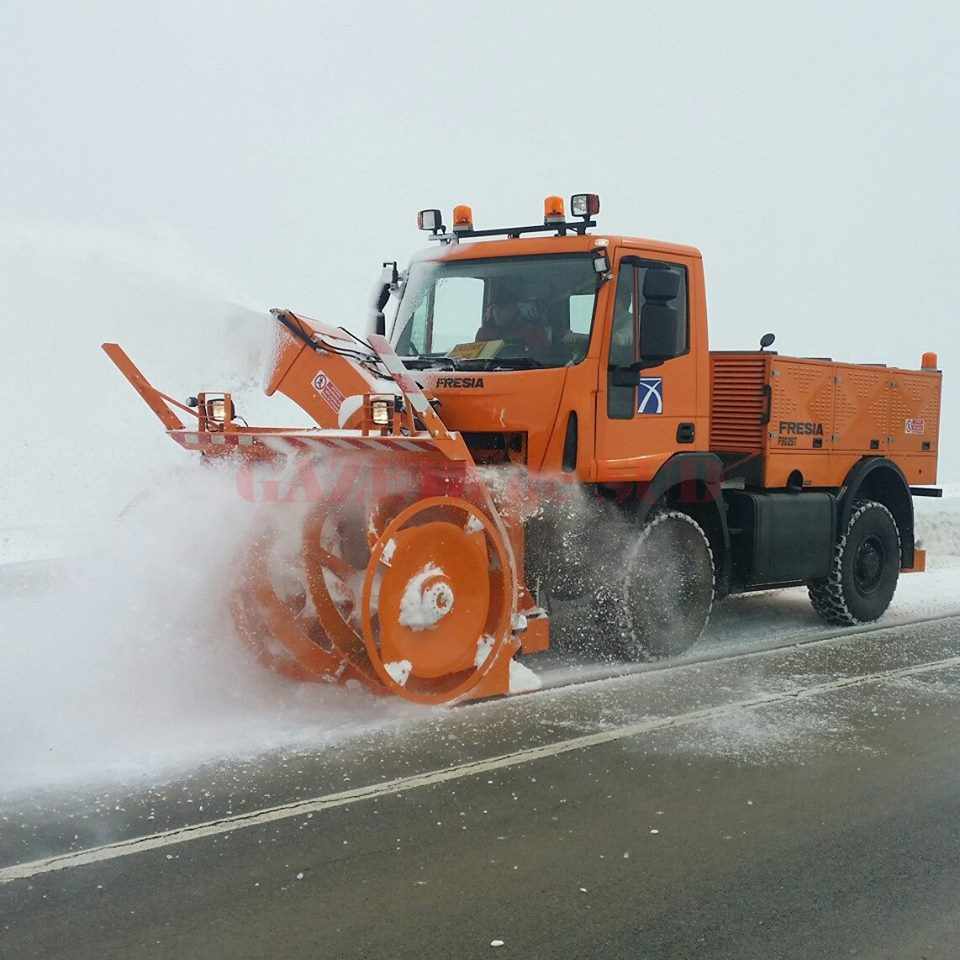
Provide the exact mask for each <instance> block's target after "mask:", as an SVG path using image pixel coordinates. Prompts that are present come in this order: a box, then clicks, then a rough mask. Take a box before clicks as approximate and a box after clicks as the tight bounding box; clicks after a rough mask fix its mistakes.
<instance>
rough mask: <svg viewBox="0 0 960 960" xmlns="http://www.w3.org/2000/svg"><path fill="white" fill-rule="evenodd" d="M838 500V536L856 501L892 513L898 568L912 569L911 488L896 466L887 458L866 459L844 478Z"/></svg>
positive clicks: (851, 469) (852, 468)
mask: <svg viewBox="0 0 960 960" xmlns="http://www.w3.org/2000/svg"><path fill="white" fill-rule="evenodd" d="M838 500H839V503H838V510H837V533H838V535H840V534H842V532H843V531H844V530H846V529H847V524H848V523H849V522H850V517H851V515H852V514H853V509H854V504H855V503H856V501H857V500H875V501H876V502H877V503H882V504H883V505H884V506H885V507H886V508H887V509H888V510H889V511H890V513H891V514H893V519H894V521H895V522H896V524H897V530H898V532H899V534H900V566H901V569H910V568H912V567H913V563H914V556H913V555H914V519H913V498H912V497H911V495H910V485H909V484H908V483H907V479H906V477H905V476H904V475H903V471H902V470H901V469H900V467H898V466H897V464H895V463H894V462H893V461H892V460H888V459H887V458H886V457H867V458H864V459H863V460H860V461H859V462H858V463H855V464H854V465H853V467H851V468H850V471H849V472H848V473H847V475H846V477H845V478H844V481H843V486H842V487H841V488H840V491H839V494H838Z"/></svg>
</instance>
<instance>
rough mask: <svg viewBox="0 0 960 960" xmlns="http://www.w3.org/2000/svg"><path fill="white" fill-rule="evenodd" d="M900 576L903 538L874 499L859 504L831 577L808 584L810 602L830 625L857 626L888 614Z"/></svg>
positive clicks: (839, 546)
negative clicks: (901, 541)
mask: <svg viewBox="0 0 960 960" xmlns="http://www.w3.org/2000/svg"><path fill="white" fill-rule="evenodd" d="M899 577H900V534H899V532H898V530H897V524H896V521H895V520H894V519H893V515H892V514H891V513H890V511H889V510H888V509H887V508H886V507H885V506H884V505H883V504H882V503H877V502H876V501H875V500H858V501H857V502H856V503H855V504H854V505H853V513H852V514H851V515H850V520H849V522H848V523H847V528H846V530H845V531H844V532H843V534H842V536H841V537H840V539H839V541H838V543H837V545H836V547H835V548H834V554H833V562H832V565H831V567H830V573H829V575H828V576H826V577H824V578H823V579H822V580H815V581H813V582H812V583H810V584H808V591H809V594H810V602H811V603H812V604H813V608H814V610H816V611H817V613H818V614H820V616H821V617H823V619H824V620H826V621H827V623H833V624H836V625H837V626H844V627H848V626H853V625H854V624H858V623H870V622H871V621H873V620H877V619H879V618H880V617H881V616H883V613H884V612H885V611H886V609H887V607H888V606H890V601H891V600H892V599H893V594H894V591H895V590H896V589H897V580H898V579H899Z"/></svg>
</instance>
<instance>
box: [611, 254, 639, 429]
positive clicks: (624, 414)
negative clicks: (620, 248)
mask: <svg viewBox="0 0 960 960" xmlns="http://www.w3.org/2000/svg"><path fill="white" fill-rule="evenodd" d="M637 272H638V271H637V268H636V266H635V265H634V264H632V263H628V262H625V263H621V265H620V274H619V276H618V277H617V289H616V294H615V301H614V305H613V320H612V321H611V323H610V363H609V370H608V372H607V416H608V417H610V418H612V419H616V420H629V419H631V418H632V417H633V408H634V406H635V403H634V400H635V398H636V395H637V388H636V387H633V386H615V385H614V383H613V371H614V369H615V368H617V367H629V366H630V364H631V363H633V362H634V361H635V360H636V359H637V308H636V305H637V291H638V290H639V286H638V276H637Z"/></svg>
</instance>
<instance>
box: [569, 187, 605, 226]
mask: <svg viewBox="0 0 960 960" xmlns="http://www.w3.org/2000/svg"><path fill="white" fill-rule="evenodd" d="M599 212H600V195H599V194H598V193H575V194H574V195H573V196H572V197H571V198H570V213H571V214H572V215H573V216H575V217H583V219H584V220H589V219H590V217H595V216H596V215H597V214H598V213H599Z"/></svg>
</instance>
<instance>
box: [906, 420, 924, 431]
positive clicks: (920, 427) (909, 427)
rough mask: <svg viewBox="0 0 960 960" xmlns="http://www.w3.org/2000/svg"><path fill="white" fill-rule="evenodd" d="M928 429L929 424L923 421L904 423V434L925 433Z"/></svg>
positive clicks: (907, 421)
mask: <svg viewBox="0 0 960 960" xmlns="http://www.w3.org/2000/svg"><path fill="white" fill-rule="evenodd" d="M926 429H927V424H926V422H925V421H923V420H909V419H908V420H905V421H904V423H903V432H904V433H923V432H924V431H925V430H926Z"/></svg>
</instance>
